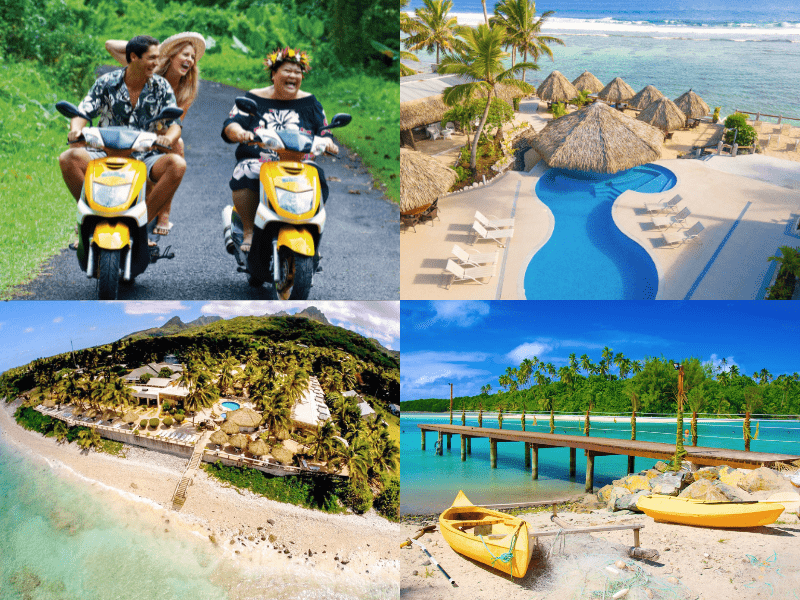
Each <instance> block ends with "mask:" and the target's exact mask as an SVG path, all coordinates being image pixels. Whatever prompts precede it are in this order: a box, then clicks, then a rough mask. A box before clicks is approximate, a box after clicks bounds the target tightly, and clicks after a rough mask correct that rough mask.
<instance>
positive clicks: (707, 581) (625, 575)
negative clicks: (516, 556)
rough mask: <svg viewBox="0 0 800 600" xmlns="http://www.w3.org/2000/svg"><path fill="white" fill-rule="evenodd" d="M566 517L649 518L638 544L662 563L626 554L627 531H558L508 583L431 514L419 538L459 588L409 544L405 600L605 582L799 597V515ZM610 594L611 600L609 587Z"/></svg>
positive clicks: (581, 588)
mask: <svg viewBox="0 0 800 600" xmlns="http://www.w3.org/2000/svg"><path fill="white" fill-rule="evenodd" d="M520 516H521V517H522V518H524V519H525V520H526V521H528V522H529V523H531V524H532V529H555V526H554V525H553V524H552V523H551V521H550V513H546V512H539V513H529V514H523V515H520ZM559 516H560V517H561V518H562V519H563V520H565V521H567V522H569V523H570V525H571V526H575V527H577V526H594V525H609V524H628V523H643V524H644V528H643V529H642V530H641V534H640V536H641V537H640V539H641V546H642V547H643V548H652V549H655V550H658V552H659V554H660V556H659V558H658V560H655V561H641V560H633V559H631V558H629V557H628V555H627V551H628V548H629V547H630V546H632V545H633V533H632V532H631V531H629V530H622V531H611V532H605V533H602V534H597V533H593V534H575V535H568V536H563V537H562V538H561V539H559V540H558V541H557V542H554V540H555V539H556V538H554V537H545V538H541V540H540V542H539V548H538V550H535V551H534V555H533V559H532V560H531V566H530V568H529V570H528V573H527V574H526V576H525V578H524V579H521V580H517V579H515V580H514V581H511V580H510V579H509V577H508V575H502V574H498V573H497V572H496V571H494V570H493V569H490V568H489V567H486V566H484V565H482V564H480V563H477V562H474V561H472V560H470V559H467V558H464V557H463V556H461V555H459V554H456V553H455V552H454V551H453V550H452V549H451V548H450V546H448V544H447V542H446V541H445V540H444V539H443V538H442V536H441V534H440V533H439V531H438V520H437V517H431V518H429V519H428V520H426V522H430V523H437V531H436V532H434V533H432V534H426V535H424V536H423V537H422V538H420V542H422V544H423V545H424V546H425V547H426V548H427V549H428V551H429V552H430V553H431V554H432V555H433V557H434V558H435V559H436V560H437V561H438V562H439V563H440V564H441V565H442V567H443V568H444V569H445V570H446V571H447V573H448V574H449V575H450V576H451V577H452V578H453V579H454V580H455V581H456V583H457V584H458V586H459V587H458V588H453V587H451V586H450V584H449V583H448V581H447V580H446V579H445V577H444V576H443V575H442V574H441V573H440V572H439V571H438V569H437V568H436V567H435V566H434V565H432V564H431V563H430V559H428V557H427V556H425V554H424V553H423V552H422V551H421V550H420V549H419V548H418V547H412V548H410V549H404V550H403V551H402V562H401V571H402V575H401V582H400V589H401V595H402V597H403V598H404V599H408V600H417V599H420V600H421V599H423V598H424V599H425V600H439V599H442V600H444V599H445V598H448V599H450V598H452V599H456V600H458V599H463V600H494V599H496V598H504V599H506V600H515V599H520V600H522V599H525V600H531V599H532V598H535V599H536V600H564V599H567V598H569V599H572V598H576V599H577V598H592V597H597V598H600V597H603V596H602V593H599V594H598V595H597V596H593V595H592V592H593V591H597V590H599V592H602V591H603V589H604V587H605V586H608V587H607V588H606V589H615V590H619V591H621V589H625V588H626V587H627V589H628V590H629V592H628V593H627V594H626V595H625V596H624V597H625V598H626V599H631V598H636V599H638V598H641V599H645V598H673V599H692V600H694V599H697V600H714V599H718V598H737V599H739V600H757V599H762V598H763V599H766V598H770V599H772V600H774V599H777V598H781V599H789V598H797V597H798V596H797V595H796V593H797V592H796V589H797V585H798V584H799V583H800V546H799V545H798V543H797V541H798V539H800V521H798V517H797V515H796V514H787V513H784V514H783V515H781V517H780V518H779V519H778V521H777V522H776V523H775V524H773V525H769V526H765V527H756V528H753V529H747V530H745V529H738V530H734V529H710V528H701V527H689V526H683V525H673V524H668V523H656V522H655V521H653V519H651V518H650V517H648V516H645V515H639V514H632V513H629V512H628V511H620V512H617V513H610V512H606V511H605V510H600V511H594V512H592V513H589V514H578V513H568V512H561V513H559ZM403 527H404V535H405V537H410V536H412V535H414V533H415V532H416V531H417V530H418V529H419V528H420V527H421V525H420V524H418V523H413V524H410V523H407V524H404V526H403ZM562 542H563V546H562ZM618 561H622V563H620V562H618ZM615 563H616V565H615ZM620 566H622V568H620ZM606 567H611V569H613V570H609V569H608V568H606ZM613 571H617V573H614V572H613ZM625 582H627V583H625ZM647 590H650V593H651V594H652V595H648V593H647ZM605 597H607V598H611V594H608V595H607V596H605Z"/></svg>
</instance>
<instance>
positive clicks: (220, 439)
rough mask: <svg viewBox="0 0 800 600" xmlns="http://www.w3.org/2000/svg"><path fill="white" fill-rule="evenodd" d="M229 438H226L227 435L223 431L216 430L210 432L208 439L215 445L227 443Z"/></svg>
mask: <svg viewBox="0 0 800 600" xmlns="http://www.w3.org/2000/svg"><path fill="white" fill-rule="evenodd" d="M229 439H230V438H228V436H227V435H226V434H225V433H224V432H222V431H220V430H217V431H215V432H214V433H212V434H211V437H210V438H208V441H209V442H211V443H212V444H216V445H217V446H224V445H225V444H227V443H228V440H229Z"/></svg>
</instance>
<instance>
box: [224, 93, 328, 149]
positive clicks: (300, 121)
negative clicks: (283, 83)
mask: <svg viewBox="0 0 800 600" xmlns="http://www.w3.org/2000/svg"><path fill="white" fill-rule="evenodd" d="M246 97H247V98H250V99H251V100H254V101H255V103H256V105H257V106H258V114H259V115H260V116H251V115H248V114H245V113H243V112H241V111H239V109H238V108H236V105H234V107H233V109H232V110H231V112H230V114H229V115H228V118H227V119H226V120H225V123H223V124H222V139H223V140H225V141H226V142H228V143H231V140H229V139H228V137H227V136H226V135H225V128H226V127H227V126H228V125H230V124H231V123H238V124H239V125H241V126H242V128H243V129H244V130H245V131H255V130H256V129H258V128H259V127H263V128H264V129H272V130H274V131H280V130H282V129H286V128H299V129H300V131H302V132H303V133H306V134H308V135H312V136H313V135H318V136H321V137H326V136H330V134H331V132H330V130H329V129H328V121H327V119H326V118H325V111H324V110H323V109H322V104H320V103H319V100H317V99H316V98H315V97H314V96H313V95H311V96H306V97H304V98H297V99H295V100H272V99H269V98H262V97H261V96H256V95H255V94H253V93H251V92H247V95H246ZM248 158H258V159H260V160H261V161H264V162H268V161H272V160H278V155H277V154H276V153H275V152H273V151H272V150H268V149H266V148H259V147H258V146H252V145H248V144H239V146H238V147H237V148H236V161H237V162H239V161H242V160H245V159H248Z"/></svg>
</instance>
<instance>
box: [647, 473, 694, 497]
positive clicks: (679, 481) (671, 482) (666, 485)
mask: <svg viewBox="0 0 800 600" xmlns="http://www.w3.org/2000/svg"><path fill="white" fill-rule="evenodd" d="M685 475H689V474H688V473H683V472H681V471H679V472H677V473H663V474H661V475H659V476H658V477H654V478H653V479H651V480H650V490H651V491H652V492H653V493H654V494H664V495H665V496H677V495H678V493H680V491H681V490H682V489H683V488H684V487H685V485H684V476H685ZM689 476H690V477H691V475H689Z"/></svg>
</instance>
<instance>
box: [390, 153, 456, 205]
mask: <svg viewBox="0 0 800 600" xmlns="http://www.w3.org/2000/svg"><path fill="white" fill-rule="evenodd" d="M457 179H458V175H456V172H455V171H453V169H450V168H448V167H445V166H444V165H443V164H442V163H440V162H439V161H438V160H436V159H435V158H431V157H430V156H427V155H425V154H422V152H416V151H414V150H406V149H405V148H400V212H401V213H409V212H414V211H416V210H418V209H420V208H426V207H428V206H430V205H431V204H433V201H434V200H436V199H437V198H438V197H439V196H441V195H442V194H445V193H446V192H447V191H448V190H449V189H450V188H451V187H453V185H454V184H455V182H456V180H457Z"/></svg>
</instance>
